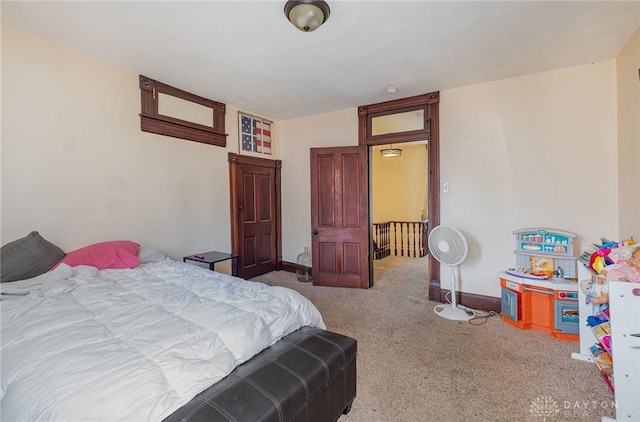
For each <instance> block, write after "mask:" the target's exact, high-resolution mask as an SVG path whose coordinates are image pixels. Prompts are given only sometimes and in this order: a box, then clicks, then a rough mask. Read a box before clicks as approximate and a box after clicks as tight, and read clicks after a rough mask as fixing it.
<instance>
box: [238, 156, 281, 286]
mask: <svg viewBox="0 0 640 422" xmlns="http://www.w3.org/2000/svg"><path fill="white" fill-rule="evenodd" d="M229 163H230V166H229V176H230V177H229V179H230V184H231V186H230V190H231V249H232V251H233V253H236V254H238V255H239V258H238V275H239V276H240V277H242V278H251V277H255V276H257V275H260V274H264V273H267V272H269V271H273V270H276V269H279V263H280V262H281V261H282V246H281V238H282V235H281V233H282V229H281V219H280V215H281V214H280V196H281V193H280V169H281V167H282V166H281V162H280V161H279V160H266V159H262V158H253V157H245V156H241V155H237V154H233V153H230V154H229Z"/></svg>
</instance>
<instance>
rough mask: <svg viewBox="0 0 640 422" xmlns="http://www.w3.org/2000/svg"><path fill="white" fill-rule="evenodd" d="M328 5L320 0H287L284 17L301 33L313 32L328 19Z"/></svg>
mask: <svg viewBox="0 0 640 422" xmlns="http://www.w3.org/2000/svg"><path fill="white" fill-rule="evenodd" d="M329 13H330V10H329V5H328V4H327V2H326V1H322V0H289V1H288V2H287V3H286V4H285V5H284V15H285V16H286V17H287V19H289V22H291V23H292V24H293V26H295V27H296V28H298V29H299V30H301V31H303V32H311V31H315V30H316V29H318V28H319V27H320V25H322V24H323V23H325V22H326V21H327V19H329Z"/></svg>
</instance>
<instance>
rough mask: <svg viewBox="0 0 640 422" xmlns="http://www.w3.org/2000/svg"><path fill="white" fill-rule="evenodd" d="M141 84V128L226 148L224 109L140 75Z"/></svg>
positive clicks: (223, 105) (221, 104) (217, 103)
mask: <svg viewBox="0 0 640 422" xmlns="http://www.w3.org/2000/svg"><path fill="white" fill-rule="evenodd" d="M139 81H140V98H141V111H140V129H141V130H142V131H144V132H151V133H156V134H159V135H166V136H172V137H174V138H182V139H187V140H190V141H195V142H201V143H205V144H210V145H217V146H221V147H225V146H226V145H227V134H226V133H225V129H224V122H225V112H226V106H225V104H224V103H220V102H217V101H213V100H209V99H207V98H203V97H200V96H198V95H195V94H191V93H189V92H186V91H183V90H181V89H178V88H175V87H172V86H170V85H167V84H163V83H162V82H158V81H156V80H153V79H151V78H148V77H146V76H143V75H139Z"/></svg>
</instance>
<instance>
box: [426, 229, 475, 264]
mask: <svg viewBox="0 0 640 422" xmlns="http://www.w3.org/2000/svg"><path fill="white" fill-rule="evenodd" d="M467 250H468V246H467V240H466V239H465V237H464V235H463V234H462V233H461V232H460V231H459V230H458V229H455V228H453V227H447V226H438V227H436V228H434V229H433V230H432V231H431V233H430V234H429V251H430V252H431V255H433V257H434V258H435V259H437V260H438V261H439V262H440V263H442V264H444V265H447V266H455V265H459V264H461V263H462V262H463V261H464V260H465V259H466V258H467Z"/></svg>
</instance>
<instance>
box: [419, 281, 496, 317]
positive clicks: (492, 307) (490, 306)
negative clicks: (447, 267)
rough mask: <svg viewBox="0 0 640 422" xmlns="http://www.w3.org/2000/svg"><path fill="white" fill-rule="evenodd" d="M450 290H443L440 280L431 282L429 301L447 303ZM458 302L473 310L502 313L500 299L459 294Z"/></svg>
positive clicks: (457, 295) (464, 293)
mask: <svg viewBox="0 0 640 422" xmlns="http://www.w3.org/2000/svg"><path fill="white" fill-rule="evenodd" d="M448 294H449V290H445V289H441V288H440V282H439V281H438V280H431V283H429V299H430V300H433V301H436V302H441V303H447V302H450V300H447V297H448V296H447V295H448ZM456 300H457V302H458V303H459V304H460V305H464V306H467V307H469V308H471V309H478V310H480V311H495V312H500V311H501V310H502V301H501V298H499V297H493V296H485V295H479V294H475V293H466V292H457V294H456Z"/></svg>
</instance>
